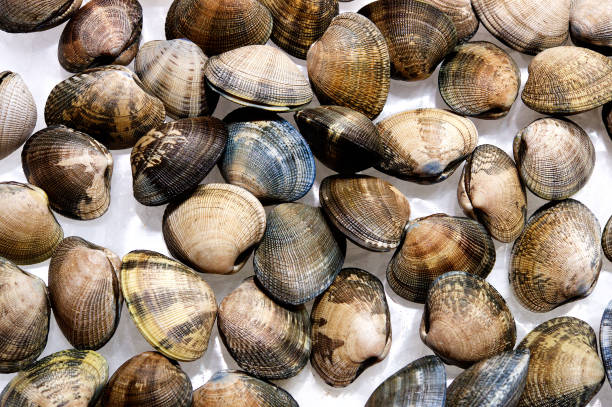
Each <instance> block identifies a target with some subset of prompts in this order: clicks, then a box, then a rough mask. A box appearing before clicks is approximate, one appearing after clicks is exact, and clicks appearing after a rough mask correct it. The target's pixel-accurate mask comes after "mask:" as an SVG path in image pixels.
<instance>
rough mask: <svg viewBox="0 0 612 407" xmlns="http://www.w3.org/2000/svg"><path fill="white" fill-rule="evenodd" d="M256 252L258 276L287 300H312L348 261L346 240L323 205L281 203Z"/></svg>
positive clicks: (270, 291)
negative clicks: (331, 220)
mask: <svg viewBox="0 0 612 407" xmlns="http://www.w3.org/2000/svg"><path fill="white" fill-rule="evenodd" d="M267 223H268V225H267V228H266V233H265V234H264V236H263V239H262V240H261V243H260V244H259V246H258V247H257V249H256V250H255V255H254V256H253V267H254V269H255V275H256V276H257V280H258V282H259V283H261V285H262V286H263V288H264V289H265V290H266V292H267V293H268V294H269V295H270V296H271V297H272V298H274V299H275V300H277V301H279V302H282V303H285V304H293V305H298V304H303V303H305V302H307V301H310V300H311V299H313V298H314V297H316V296H317V295H319V294H320V293H321V292H323V291H325V290H326V289H327V287H329V285H330V284H331V283H332V282H333V281H334V278H335V277H336V275H337V274H338V273H339V272H340V269H341V268H342V264H343V263H344V256H345V253H346V240H345V239H344V237H342V236H340V235H339V233H337V232H336V231H335V230H333V229H332V228H331V227H330V225H328V224H327V222H326V220H325V217H324V216H323V212H322V211H321V209H320V208H315V207H312V206H308V205H304V204H301V203H292V204H281V205H278V206H277V207H275V208H274V209H273V210H272V211H271V212H270V213H269V214H268V219H267Z"/></svg>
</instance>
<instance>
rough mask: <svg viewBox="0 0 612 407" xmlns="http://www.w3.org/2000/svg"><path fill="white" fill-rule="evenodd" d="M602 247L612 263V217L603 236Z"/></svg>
mask: <svg viewBox="0 0 612 407" xmlns="http://www.w3.org/2000/svg"><path fill="white" fill-rule="evenodd" d="M601 247H602V248H603V252H604V254H605V255H606V257H607V258H608V260H610V261H612V217H610V219H608V222H607V223H606V227H605V228H604V231H603V234H602V236H601Z"/></svg>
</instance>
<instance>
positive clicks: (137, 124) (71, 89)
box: [45, 65, 166, 149]
mask: <svg viewBox="0 0 612 407" xmlns="http://www.w3.org/2000/svg"><path fill="white" fill-rule="evenodd" d="M165 117H166V113H165V109H164V105H163V103H162V102H161V101H160V100H159V99H157V98H156V97H153V96H151V95H149V94H148V93H146V92H145V91H144V90H143V89H142V84H141V83H140V80H139V79H138V77H137V76H136V74H134V73H132V71H130V70H129V69H127V68H126V67H123V66H119V65H111V66H108V67H100V68H92V69H88V70H85V71H83V72H81V73H79V74H76V75H74V76H71V77H70V78H68V79H66V80H64V81H62V82H60V83H59V84H57V85H56V86H55V87H54V88H53V90H52V91H51V94H50V95H49V98H48V99H47V104H46V106H45V121H46V122H47V125H48V126H51V125H54V124H63V125H65V126H67V127H70V128H73V129H75V130H78V131H82V132H83V133H85V134H88V135H90V136H92V137H93V138H95V139H96V140H98V141H99V142H101V143H102V144H104V145H105V146H107V147H108V148H110V149H121V148H127V147H132V146H133V145H134V144H135V143H136V141H137V140H138V139H139V138H140V137H142V136H143V135H144V134H145V133H146V132H148V131H149V130H151V129H152V128H153V127H156V126H159V125H161V124H162V123H163V122H164V119H165Z"/></svg>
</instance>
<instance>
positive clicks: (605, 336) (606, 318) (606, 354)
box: [599, 301, 612, 386]
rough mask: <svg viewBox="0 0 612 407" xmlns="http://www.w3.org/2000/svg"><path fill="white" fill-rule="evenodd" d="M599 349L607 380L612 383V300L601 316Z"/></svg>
mask: <svg viewBox="0 0 612 407" xmlns="http://www.w3.org/2000/svg"><path fill="white" fill-rule="evenodd" d="M599 349H600V350H601V360H603V364H604V368H605V370H606V376H607V377H608V382H609V383H612V301H610V302H609V303H608V306H607V307H606V309H605V310H604V312H603V315H602V316H601V324H600V326H599ZM611 386H612V384H611Z"/></svg>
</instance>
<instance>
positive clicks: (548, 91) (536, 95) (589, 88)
mask: <svg viewBox="0 0 612 407" xmlns="http://www.w3.org/2000/svg"><path fill="white" fill-rule="evenodd" d="M528 71H529V77H528V78H527V83H526V84H525V87H524V88H523V94H522V98H523V102H524V103H525V104H526V105H527V106H528V107H529V108H531V109H533V110H535V111H536V112H540V113H543V114H554V115H556V114H564V115H566V114H576V113H582V112H586V111H588V110H591V109H595V108H597V107H599V106H601V105H603V104H605V103H606V102H609V101H611V100H612V60H611V59H610V58H607V57H605V56H603V55H601V54H599V53H597V52H595V51H591V50H590V49H586V48H579V47H557V48H552V49H549V50H546V51H543V52H541V53H539V54H538V55H537V56H536V57H535V58H534V59H533V60H532V61H531V63H530V64H529V69H528Z"/></svg>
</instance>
